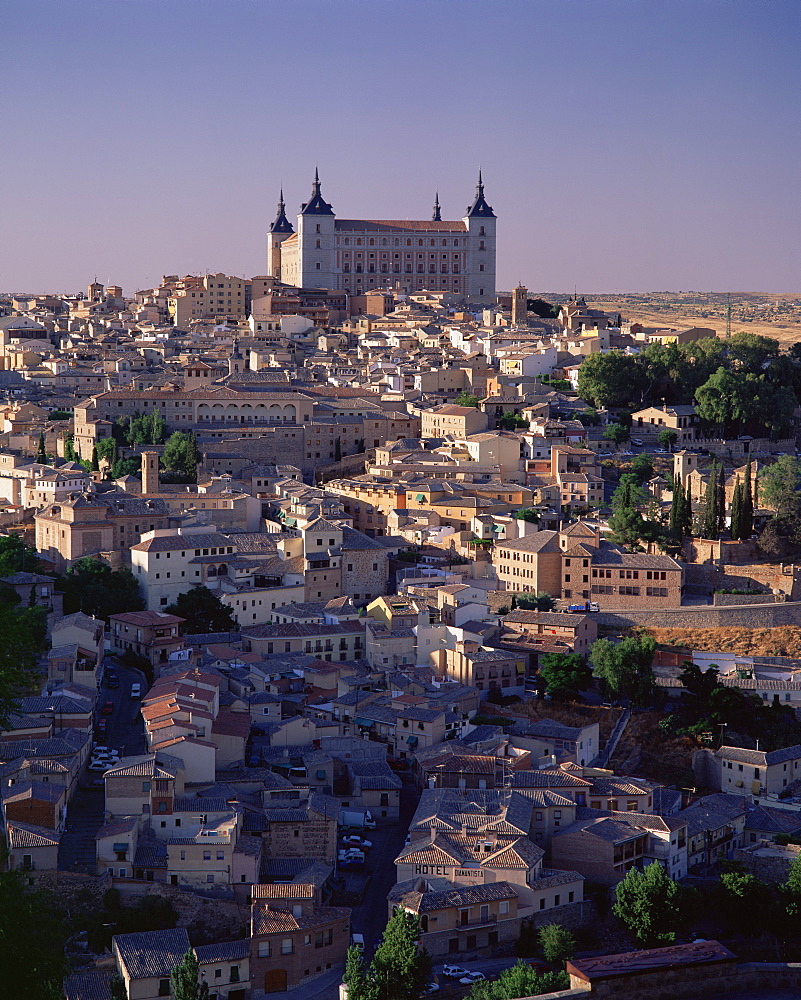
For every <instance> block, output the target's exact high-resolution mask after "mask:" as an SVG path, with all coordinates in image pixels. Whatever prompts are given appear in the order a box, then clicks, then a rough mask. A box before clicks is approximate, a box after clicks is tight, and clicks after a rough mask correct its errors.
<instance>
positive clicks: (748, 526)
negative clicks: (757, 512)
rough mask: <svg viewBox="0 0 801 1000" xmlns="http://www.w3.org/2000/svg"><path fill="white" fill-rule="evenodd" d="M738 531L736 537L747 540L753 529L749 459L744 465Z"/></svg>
mask: <svg viewBox="0 0 801 1000" xmlns="http://www.w3.org/2000/svg"><path fill="white" fill-rule="evenodd" d="M739 528H740V533H739V535H738V537H739V538H740V539H741V540H742V541H744V542H745V541H748V539H749V538H750V537H751V535H752V533H753V530H754V494H753V487H752V485H751V459H750V458H749V459H748V465H747V466H746V467H745V482H744V483H743V502H742V507H741V508H740V522H739Z"/></svg>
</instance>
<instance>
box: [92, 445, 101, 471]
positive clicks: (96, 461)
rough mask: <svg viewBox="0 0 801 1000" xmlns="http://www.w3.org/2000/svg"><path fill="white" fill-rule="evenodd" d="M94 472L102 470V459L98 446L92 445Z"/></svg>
mask: <svg viewBox="0 0 801 1000" xmlns="http://www.w3.org/2000/svg"><path fill="white" fill-rule="evenodd" d="M92 472H100V461H99V459H98V457H97V447H95V446H93V447H92Z"/></svg>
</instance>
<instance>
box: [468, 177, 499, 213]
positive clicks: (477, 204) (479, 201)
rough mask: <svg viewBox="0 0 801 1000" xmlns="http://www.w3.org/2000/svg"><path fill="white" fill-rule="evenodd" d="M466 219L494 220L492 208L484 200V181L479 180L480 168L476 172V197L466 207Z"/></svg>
mask: <svg viewBox="0 0 801 1000" xmlns="http://www.w3.org/2000/svg"><path fill="white" fill-rule="evenodd" d="M467 215H468V218H475V217H479V218H483V219H494V218H495V213H494V212H493V211H492V206H491V205H488V204H487V202H486V200H485V198H484V181H483V180H482V178H481V168H480V167H479V170H478V184H477V185H476V196H475V198H474V199H473V204H472V205H468V207H467Z"/></svg>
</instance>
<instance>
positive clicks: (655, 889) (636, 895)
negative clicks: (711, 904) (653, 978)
mask: <svg viewBox="0 0 801 1000" xmlns="http://www.w3.org/2000/svg"><path fill="white" fill-rule="evenodd" d="M680 897H681V892H680V889H679V886H678V885H677V884H676V883H675V882H674V881H673V880H672V879H671V877H670V876H669V875H668V873H667V872H666V871H665V869H664V868H663V867H662V865H660V864H659V862H658V861H653V862H652V863H651V864H650V865H648V866H647V867H646V868H645V869H644V870H643V871H639V870H638V869H636V868H632V869H631V870H630V871H629V872H627V874H626V877H625V878H624V879H623V881H622V882H618V884H617V886H616V887H615V904H614V906H613V907H612V912H613V913H614V915H615V916H616V917H617V918H618V920H620V921H621V923H623V924H624V925H625V926H626V927H627V928H628V930H629V931H630V932H631V933H632V934H633V935H634V937H635V938H636V939H637V942H638V944H640V945H641V946H642V947H643V948H656V947H658V946H660V945H666V944H672V943H673V942H674V941H675V940H676V932H677V931H678V929H679V927H680V925H681V921H682V907H681V898H680Z"/></svg>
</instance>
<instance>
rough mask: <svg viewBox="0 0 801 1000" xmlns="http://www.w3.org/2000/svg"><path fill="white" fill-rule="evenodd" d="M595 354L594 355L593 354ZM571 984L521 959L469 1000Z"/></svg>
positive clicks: (512, 997) (503, 998) (506, 998)
mask: <svg viewBox="0 0 801 1000" xmlns="http://www.w3.org/2000/svg"><path fill="white" fill-rule="evenodd" d="M593 356H594V355H593ZM569 986H570V977H569V976H568V975H567V973H566V972H544V973H543V972H535V971H534V969H532V968H531V966H530V965H528V964H527V963H526V962H523V961H519V962H518V963H517V964H516V965H513V966H512V967H511V969H504V970H503V972H502V973H501V974H500V975H499V976H498V978H497V979H494V980H492V981H490V982H483V983H474V984H473V987H472V989H471V990H470V992H469V993H468V994H467V1000H516V998H517V997H532V996H538V995H539V994H541V993H557V992H558V991H559V990H566V989H568V988H569Z"/></svg>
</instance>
